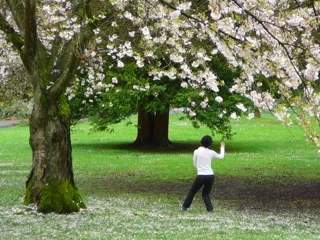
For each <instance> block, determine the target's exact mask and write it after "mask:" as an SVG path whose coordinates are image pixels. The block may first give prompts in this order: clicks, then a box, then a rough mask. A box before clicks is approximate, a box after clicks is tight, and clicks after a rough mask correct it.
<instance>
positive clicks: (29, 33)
mask: <svg viewBox="0 0 320 240" xmlns="http://www.w3.org/2000/svg"><path fill="white" fill-rule="evenodd" d="M25 3H26V6H25V21H24V42H25V49H24V51H25V56H26V68H27V70H28V71H29V72H32V71H33V70H34V69H33V68H34V63H35V58H36V55H37V42H38V36H37V22H36V0H26V1H25Z"/></svg>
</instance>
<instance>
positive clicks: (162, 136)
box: [135, 107, 170, 147]
mask: <svg viewBox="0 0 320 240" xmlns="http://www.w3.org/2000/svg"><path fill="white" fill-rule="evenodd" d="M135 144H136V145H138V146H155V147H166V146H169V145H170V141H169V107H168V108H166V110H165V111H162V112H161V111H157V112H147V111H145V110H144V109H143V108H140V109H139V112H138V135H137V138H136V141H135Z"/></svg>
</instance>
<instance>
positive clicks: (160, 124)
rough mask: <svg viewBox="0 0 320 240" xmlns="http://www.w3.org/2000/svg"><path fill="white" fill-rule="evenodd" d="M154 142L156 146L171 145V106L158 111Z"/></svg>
mask: <svg viewBox="0 0 320 240" xmlns="http://www.w3.org/2000/svg"><path fill="white" fill-rule="evenodd" d="M153 142H154V144H155V145H156V146H169V145H170V141H169V107H168V108H167V109H166V111H165V112H156V117H155V121H154V128H153Z"/></svg>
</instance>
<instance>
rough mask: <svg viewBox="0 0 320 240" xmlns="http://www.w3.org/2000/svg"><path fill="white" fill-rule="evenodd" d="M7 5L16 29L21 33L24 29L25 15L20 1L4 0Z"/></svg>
mask: <svg viewBox="0 0 320 240" xmlns="http://www.w3.org/2000/svg"><path fill="white" fill-rule="evenodd" d="M6 2H7V5H8V7H9V9H10V12H11V14H12V16H13V19H14V21H15V22H16V24H17V26H18V28H19V29H20V31H21V32H23V29H24V24H23V22H24V20H23V19H24V14H25V7H24V4H23V2H24V1H22V0H6Z"/></svg>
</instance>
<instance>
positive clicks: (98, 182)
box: [80, 174, 320, 211]
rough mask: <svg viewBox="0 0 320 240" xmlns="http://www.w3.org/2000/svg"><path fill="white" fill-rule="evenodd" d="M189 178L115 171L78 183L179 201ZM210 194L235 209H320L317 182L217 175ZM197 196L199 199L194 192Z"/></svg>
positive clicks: (91, 190) (90, 188) (93, 188)
mask: <svg viewBox="0 0 320 240" xmlns="http://www.w3.org/2000/svg"><path fill="white" fill-rule="evenodd" d="M192 180H193V179H188V180H177V181H165V180H159V181H155V180H143V181H141V180H137V179H136V178H135V177H130V176H125V174H120V175H119V174H117V175H112V176H107V177H103V178H89V179H86V181H85V182H80V184H81V185H83V186H81V188H83V189H86V190H87V191H88V192H89V193H90V195H91V194H93V195H94V194H95V192H96V191H99V192H102V193H104V192H105V193H115V194H123V193H126V194H128V193H129V194H130V193H132V194H147V195H155V196H157V195H159V194H160V195H169V196H172V197H174V198H176V199H177V200H182V199H183V197H184V196H185V195H186V193H187V191H188V189H189V187H190V185H191V183H192ZM214 197H215V198H216V199H217V200H219V202H221V203H222V204H224V202H234V204H233V205H234V207H236V208H238V209H259V210H270V209H273V210H290V209H300V210H303V209H313V210H318V211H320V181H316V182H312V181H309V180H305V181H304V180H303V179H302V180H299V181H296V180H292V179H291V180H288V179H287V180H284V179H282V178H281V177H279V179H276V178H274V179H262V180H259V181H257V179H253V178H245V177H230V176H218V177H217V178H216V184H215V190H214ZM197 198H201V193H198V195H197Z"/></svg>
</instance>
